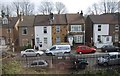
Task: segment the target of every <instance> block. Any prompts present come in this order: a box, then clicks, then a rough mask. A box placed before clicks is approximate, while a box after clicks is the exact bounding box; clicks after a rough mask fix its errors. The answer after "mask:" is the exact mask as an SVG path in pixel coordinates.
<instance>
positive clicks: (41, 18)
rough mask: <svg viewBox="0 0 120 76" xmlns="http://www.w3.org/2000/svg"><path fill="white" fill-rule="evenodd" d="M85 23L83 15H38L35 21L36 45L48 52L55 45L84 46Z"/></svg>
mask: <svg viewBox="0 0 120 76" xmlns="http://www.w3.org/2000/svg"><path fill="white" fill-rule="evenodd" d="M84 29H85V23H84V17H83V15H82V13H80V14H79V13H77V14H52V13H51V14H50V15H37V16H35V20H34V30H35V45H36V46H37V47H39V49H41V50H46V49H47V48H50V47H51V46H52V45H54V44H60V43H69V44H71V46H73V42H74V44H84V43H85V42H84V41H85V40H84V37H85V31H84Z"/></svg>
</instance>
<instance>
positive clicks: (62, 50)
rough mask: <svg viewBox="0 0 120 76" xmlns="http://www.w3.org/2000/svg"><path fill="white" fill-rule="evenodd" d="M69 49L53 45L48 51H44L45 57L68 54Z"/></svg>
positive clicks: (68, 46) (68, 47) (67, 46)
mask: <svg viewBox="0 0 120 76" xmlns="http://www.w3.org/2000/svg"><path fill="white" fill-rule="evenodd" d="M70 51H71V47H70V45H68V44H67V45H53V46H52V47H51V48H50V49H47V50H46V52H45V53H46V55H57V54H60V53H62V54H65V53H70Z"/></svg>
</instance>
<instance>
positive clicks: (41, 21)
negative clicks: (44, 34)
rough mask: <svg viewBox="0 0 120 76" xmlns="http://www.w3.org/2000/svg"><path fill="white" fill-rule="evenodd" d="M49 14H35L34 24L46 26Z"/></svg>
mask: <svg viewBox="0 0 120 76" xmlns="http://www.w3.org/2000/svg"><path fill="white" fill-rule="evenodd" d="M48 25H49V15H36V16H35V19H34V26H48Z"/></svg>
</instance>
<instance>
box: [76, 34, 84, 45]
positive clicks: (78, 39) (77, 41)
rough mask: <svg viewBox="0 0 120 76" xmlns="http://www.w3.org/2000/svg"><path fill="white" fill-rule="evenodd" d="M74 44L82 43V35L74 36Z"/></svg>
mask: <svg viewBox="0 0 120 76" xmlns="http://www.w3.org/2000/svg"><path fill="white" fill-rule="evenodd" d="M74 42H75V43H83V35H74Z"/></svg>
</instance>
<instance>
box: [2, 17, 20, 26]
mask: <svg viewBox="0 0 120 76" xmlns="http://www.w3.org/2000/svg"><path fill="white" fill-rule="evenodd" d="M18 19H19V18H18V17H9V23H8V24H1V25H2V27H8V26H9V27H11V28H12V27H14V26H15V24H16V22H17V21H18Z"/></svg>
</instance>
